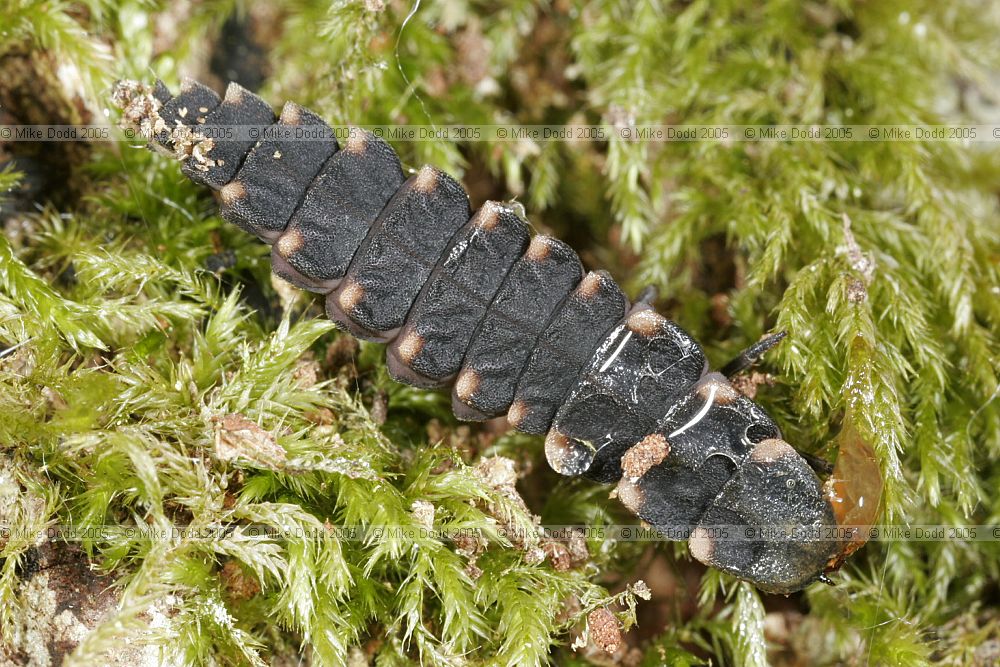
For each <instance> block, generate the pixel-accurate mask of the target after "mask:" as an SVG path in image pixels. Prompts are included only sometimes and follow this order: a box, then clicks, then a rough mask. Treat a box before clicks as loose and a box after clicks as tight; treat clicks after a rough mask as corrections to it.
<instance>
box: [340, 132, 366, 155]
mask: <svg viewBox="0 0 1000 667" xmlns="http://www.w3.org/2000/svg"><path fill="white" fill-rule="evenodd" d="M367 146H368V137H367V136H365V133H364V132H363V131H362V130H359V129H358V128H356V127H352V128H350V132H349V133H348V135H347V142H345V143H344V150H345V151H347V152H348V153H351V154H352V155H361V154H362V153H364V152H365V148H367Z"/></svg>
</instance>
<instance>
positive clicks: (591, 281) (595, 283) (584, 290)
mask: <svg viewBox="0 0 1000 667" xmlns="http://www.w3.org/2000/svg"><path fill="white" fill-rule="evenodd" d="M601 282H602V280H601V274H599V273H597V272H596V271H591V272H590V273H588V274H587V275H586V277H584V279H583V280H582V281H580V285H579V286H578V287H577V288H576V290H577V292H579V293H580V295H581V296H583V297H586V298H588V299H590V298H593V297H595V296H597V293H598V292H600V291H601Z"/></svg>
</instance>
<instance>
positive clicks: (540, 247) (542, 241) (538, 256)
mask: <svg viewBox="0 0 1000 667" xmlns="http://www.w3.org/2000/svg"><path fill="white" fill-rule="evenodd" d="M551 251H552V249H551V248H550V247H549V239H548V237H546V236H536V237H535V238H533V239H531V245H529V246H528V250H527V252H525V253H524V256H525V257H527V258H528V259H530V260H532V261H535V262H540V261H542V260H543V259H545V258H546V257H548V256H549V253H550V252H551Z"/></svg>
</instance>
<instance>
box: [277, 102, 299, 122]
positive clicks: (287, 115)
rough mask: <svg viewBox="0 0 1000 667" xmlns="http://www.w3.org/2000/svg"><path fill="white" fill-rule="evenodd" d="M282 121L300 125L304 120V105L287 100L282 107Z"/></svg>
mask: <svg viewBox="0 0 1000 667" xmlns="http://www.w3.org/2000/svg"><path fill="white" fill-rule="evenodd" d="M281 122H282V123H283V124H285V125H298V124H299V123H301V122H302V107H300V106H299V105H298V104H295V103H294V102H285V106H284V107H282V109H281Z"/></svg>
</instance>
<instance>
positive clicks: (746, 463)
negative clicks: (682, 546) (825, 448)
mask: <svg viewBox="0 0 1000 667" xmlns="http://www.w3.org/2000/svg"><path fill="white" fill-rule="evenodd" d="M621 470H622V473H623V475H622V478H621V480H620V481H619V483H618V488H617V494H618V497H619V499H620V500H621V501H622V502H623V503H624V504H625V505H626V506H627V507H628V508H629V509H631V510H632V511H634V512H635V513H636V514H638V515H639V516H640V517H641V518H642V519H644V520H645V521H647V522H648V523H650V524H652V525H654V526H656V527H657V528H660V529H661V530H662V531H664V532H665V533H667V534H669V533H674V534H676V533H678V532H680V533H687V534H690V535H691V539H690V549H691V553H692V555H694V556H695V558H697V559H698V560H700V561H702V562H703V563H705V564H706V565H709V566H711V567H714V568H717V569H720V570H722V571H724V572H727V573H729V574H732V575H734V576H736V577H739V578H740V579H744V580H747V581H750V582H752V583H754V584H755V585H757V586H758V587H759V588H761V589H762V590H765V591H769V592H775V593H791V592H793V591H796V590H799V589H801V588H803V587H804V586H806V585H807V584H809V583H810V582H812V581H815V580H817V579H819V578H820V577H821V576H822V575H823V572H824V571H825V570H826V568H827V566H828V564H829V563H830V562H831V560H833V559H834V558H835V556H836V554H837V553H838V552H839V551H840V550H841V547H842V544H841V543H840V542H838V533H837V531H836V524H835V514H834V508H833V505H832V504H831V502H830V499H829V498H828V497H827V494H826V492H825V490H824V488H823V484H822V483H821V482H820V480H819V478H818V477H817V476H816V473H815V472H813V470H812V468H811V467H810V466H809V464H808V463H807V462H806V461H805V459H803V458H802V456H800V455H799V454H798V453H797V452H796V451H795V450H794V449H793V448H792V447H791V446H790V445H789V444H788V443H786V442H785V441H784V440H782V439H781V435H780V432H779V429H778V427H777V425H776V424H775V423H774V421H773V420H772V419H771V418H770V417H768V415H767V414H766V413H765V412H764V410H763V409H762V408H761V407H760V406H759V405H757V404H756V403H754V402H753V401H752V400H750V399H749V398H747V397H746V396H744V395H742V394H740V393H739V392H738V391H736V390H735V389H734V388H733V387H732V385H731V384H730V383H729V382H728V381H727V380H726V378H725V377H723V376H722V375H720V374H718V373H709V374H707V375H705V376H703V377H702V378H701V379H700V380H699V381H698V382H697V383H696V384H695V385H694V386H693V387H692V388H691V389H690V391H689V392H688V393H687V394H686V395H685V396H684V397H682V398H681V399H680V400H679V401H677V402H676V404H675V405H674V407H673V408H671V410H670V411H669V412H668V414H667V415H666V417H665V418H664V419H663V420H661V421H660V423H659V424H658V425H657V427H656V428H655V430H654V431H653V432H652V433H651V434H650V435H647V436H646V437H644V438H642V439H640V440H638V441H637V443H636V444H635V445H634V446H632V447H631V448H630V449H628V450H627V451H626V452H625V455H624V456H622V457H621ZM668 531H669V533H668Z"/></svg>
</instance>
